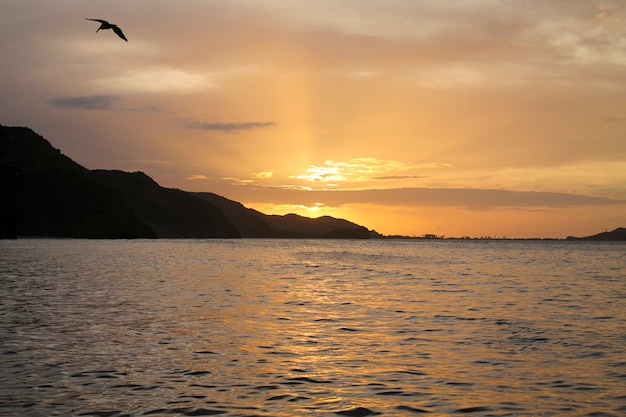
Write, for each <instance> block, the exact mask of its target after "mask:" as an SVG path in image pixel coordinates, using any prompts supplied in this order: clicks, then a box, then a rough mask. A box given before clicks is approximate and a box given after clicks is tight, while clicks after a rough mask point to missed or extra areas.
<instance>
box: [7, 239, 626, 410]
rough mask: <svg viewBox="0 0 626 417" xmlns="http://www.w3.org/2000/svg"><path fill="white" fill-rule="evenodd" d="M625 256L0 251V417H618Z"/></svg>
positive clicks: (336, 246) (194, 245)
mask: <svg viewBox="0 0 626 417" xmlns="http://www.w3.org/2000/svg"><path fill="white" fill-rule="evenodd" d="M625 267H626V245H625V244H623V243H589V242H570V241H452V240H435V241H424V240H371V241H352V240H279V239H276V240H254V239H241V240H60V239H59V240H54V239H24V240H15V241H0V337H1V339H0V340H1V342H0V415H7V416H9V415H16V416H54V415H63V416H67V415H72V416H100V417H105V416H159V415H162V416H201V415H224V416H305V415H315V416H337V415H347V416H368V415H384V416H411V415H432V416H444V415H472V416H624V415H626V348H625V346H626V278H625V275H626V274H625V269H626V268H625Z"/></svg>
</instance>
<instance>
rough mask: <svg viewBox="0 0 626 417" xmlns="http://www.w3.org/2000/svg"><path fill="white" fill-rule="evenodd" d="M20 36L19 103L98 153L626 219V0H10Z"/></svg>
mask: <svg viewBox="0 0 626 417" xmlns="http://www.w3.org/2000/svg"><path fill="white" fill-rule="evenodd" d="M85 18H96V19H104V20H107V21H109V22H111V23H115V24H117V25H119V27H120V28H121V29H122V30H123V31H124V34H125V35H126V37H127V38H128V42H125V41H124V40H122V39H120V38H119V37H117V36H116V35H115V33H113V31H111V30H101V31H99V32H97V33H96V30H97V29H98V27H99V23H97V22H93V21H89V20H85ZM0 51H1V52H2V58H1V59H0V95H1V97H2V98H3V99H2V100H1V101H0V124H2V125H5V126H26V127H29V128H31V129H33V130H34V131H35V132H37V133H38V134H40V135H41V136H43V137H45V138H46V139H48V140H49V141H50V142H51V143H52V145H53V146H54V147H56V148H58V149H60V150H61V151H62V152H63V153H64V154H65V155H67V156H69V157H70V158H72V159H73V160H75V161H76V162H78V163H80V164H81V165H83V166H85V167H87V168H89V169H119V170H124V171H129V172H135V171H143V172H145V173H146V174H148V175H149V176H151V177H152V178H154V179H155V180H156V181H157V182H158V183H159V184H160V185H162V186H164V187H169V188H179V189H182V190H187V191H207V192H214V193H216V194H219V195H222V196H224V197H226V198H229V199H231V200H235V201H239V202H241V203H242V204H244V205H245V206H246V207H250V208H254V209H257V210H259V211H261V212H263V213H266V214H287V213H297V214H300V215H304V216H308V217H319V216H324V215H330V216H333V217H340V218H345V219H347V220H350V221H353V222H356V223H358V224H361V225H364V226H366V227H368V228H369V229H373V230H376V231H378V232H379V233H383V234H387V235H394V234H400V235H409V236H421V235H423V234H436V235H440V236H447V237H463V236H470V237H484V236H491V237H520V238H521V237H523V238H528V237H552V238H564V237H566V236H568V235H572V236H587V235H591V234H595V233H599V232H603V231H605V230H612V229H614V228H616V227H621V226H626V0H549V1H546V0H419V1H418V0H263V1H260V0H176V1H173V0H107V1H104V0H101V1H93V0H90V1H87V0H55V1H46V2H44V1H40V0H2V1H1V2H0Z"/></svg>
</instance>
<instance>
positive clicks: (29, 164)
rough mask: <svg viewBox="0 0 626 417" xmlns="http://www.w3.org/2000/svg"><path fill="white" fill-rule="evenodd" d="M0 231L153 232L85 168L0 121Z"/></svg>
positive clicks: (9, 233) (96, 234)
mask: <svg viewBox="0 0 626 417" xmlns="http://www.w3.org/2000/svg"><path fill="white" fill-rule="evenodd" d="M0 196H1V197H2V198H1V202H0V237H3V238H15V237H17V236H18V235H19V236H60V237H85V238H126V237H131V238H132V237H156V235H155V233H154V231H152V230H151V229H150V227H148V226H147V225H146V224H144V223H142V222H140V221H139V220H138V219H137V217H136V216H135V214H134V213H133V212H132V210H131V209H130V208H129V207H128V206H127V205H126V204H125V202H124V197H123V195H122V194H121V193H120V192H119V191H117V190H115V189H111V188H108V187H104V186H102V185H100V184H98V183H97V182H96V181H95V180H94V179H93V178H92V176H91V174H90V172H89V170H87V169H85V168H83V167H82V166H80V165H78V164H77V163H75V162H74V161H72V160H71V159H69V158H68V157H66V156H64V155H62V154H61V152H60V151H59V150H58V149H54V148H53V147H52V146H51V145H50V143H49V142H48V141H47V140H45V139H44V138H42V137H41V136H39V135H37V134H36V133H34V132H33V131H32V130H30V129H27V128H19V127H5V126H0Z"/></svg>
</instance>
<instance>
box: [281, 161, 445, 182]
mask: <svg viewBox="0 0 626 417" xmlns="http://www.w3.org/2000/svg"><path fill="white" fill-rule="evenodd" d="M441 166H447V165H440V164H436V163H423V164H410V163H406V162H400V161H394V160H385V159H377V158H352V159H349V160H347V161H346V162H338V161H331V160H327V161H324V164H323V165H321V166H318V165H311V166H309V168H307V169H306V171H305V173H304V174H299V175H292V176H290V178H292V179H299V180H306V181H311V182H320V181H323V182H326V181H336V182H364V181H369V180H372V179H374V180H391V179H396V180H397V179H415V178H424V176H421V175H412V174H403V173H405V172H407V171H409V172H410V171H413V170H419V169H425V168H439V167H441ZM376 174H379V175H376ZM380 174H388V175H380Z"/></svg>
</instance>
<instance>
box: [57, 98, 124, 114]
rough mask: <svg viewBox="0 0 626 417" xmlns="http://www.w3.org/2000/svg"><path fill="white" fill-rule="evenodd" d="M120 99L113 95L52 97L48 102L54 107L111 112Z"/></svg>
mask: <svg viewBox="0 0 626 417" xmlns="http://www.w3.org/2000/svg"><path fill="white" fill-rule="evenodd" d="M119 100H120V98H119V97H117V96H113V95H94V96H65V97H53V98H51V99H50V100H48V102H49V103H50V104H52V105H53V106H55V107H61V108H64V109H83V110H112V109H114V107H113V105H114V103H115V102H117V101H119Z"/></svg>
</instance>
